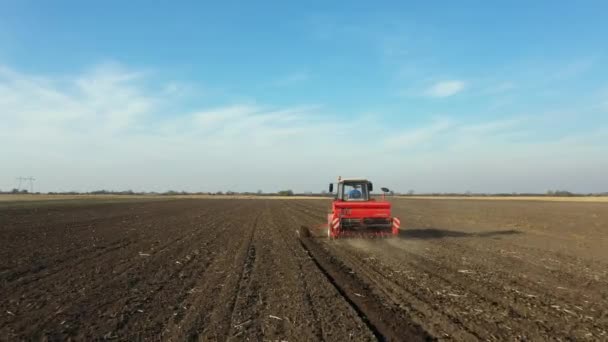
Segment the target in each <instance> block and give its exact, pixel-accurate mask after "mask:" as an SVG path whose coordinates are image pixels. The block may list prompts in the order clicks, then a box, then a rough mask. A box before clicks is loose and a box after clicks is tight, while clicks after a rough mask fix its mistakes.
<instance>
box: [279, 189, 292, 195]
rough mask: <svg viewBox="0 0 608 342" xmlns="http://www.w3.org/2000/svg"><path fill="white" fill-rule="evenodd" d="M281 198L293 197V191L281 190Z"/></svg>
mask: <svg viewBox="0 0 608 342" xmlns="http://www.w3.org/2000/svg"><path fill="white" fill-rule="evenodd" d="M279 196H293V191H292V190H281V191H279Z"/></svg>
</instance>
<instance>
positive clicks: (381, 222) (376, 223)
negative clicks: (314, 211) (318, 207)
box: [327, 177, 401, 239]
mask: <svg viewBox="0 0 608 342" xmlns="http://www.w3.org/2000/svg"><path fill="white" fill-rule="evenodd" d="M335 185H336V187H337V189H336V190H337V191H336V194H335V196H334V200H333V202H332V205H331V212H330V213H329V214H327V236H328V237H329V238H330V239H333V238H340V237H394V236H397V235H399V227H400V226H401V222H400V220H399V219H398V218H397V217H393V216H392V215H391V204H390V202H388V201H386V199H385V196H386V193H387V192H388V191H389V190H388V189H387V188H382V192H383V194H382V198H381V199H376V198H372V196H371V192H372V191H373V189H374V187H373V184H372V182H370V181H368V180H367V179H363V178H341V177H338V182H337V183H335ZM329 192H330V193H333V192H334V183H330V184H329Z"/></svg>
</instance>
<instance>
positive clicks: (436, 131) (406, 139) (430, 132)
mask: <svg viewBox="0 0 608 342" xmlns="http://www.w3.org/2000/svg"><path fill="white" fill-rule="evenodd" d="M452 125H453V123H452V122H451V121H450V120H447V119H441V120H436V121H435V122H432V123H431V124H429V125H426V126H422V127H417V128H415V129H412V130H408V131H405V132H396V133H394V134H393V136H391V137H390V138H388V139H386V140H385V141H384V143H385V146H386V147H389V148H397V149H407V148H412V147H416V146H418V145H421V144H425V143H428V142H431V141H433V140H435V139H436V138H437V136H438V135H440V134H442V133H443V132H445V131H446V130H447V129H449V128H450V127H451V126H452Z"/></svg>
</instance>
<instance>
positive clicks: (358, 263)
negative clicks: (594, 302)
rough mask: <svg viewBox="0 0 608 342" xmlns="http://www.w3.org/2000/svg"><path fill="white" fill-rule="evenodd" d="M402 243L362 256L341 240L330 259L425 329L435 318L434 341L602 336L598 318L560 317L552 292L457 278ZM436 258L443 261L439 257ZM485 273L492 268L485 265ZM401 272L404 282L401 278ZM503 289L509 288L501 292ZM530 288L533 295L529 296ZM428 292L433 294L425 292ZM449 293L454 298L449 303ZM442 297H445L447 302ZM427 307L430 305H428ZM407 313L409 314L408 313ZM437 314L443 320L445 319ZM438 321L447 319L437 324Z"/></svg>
mask: <svg viewBox="0 0 608 342" xmlns="http://www.w3.org/2000/svg"><path fill="white" fill-rule="evenodd" d="M305 214H306V215H307V216H309V217H311V218H312V217H319V215H315V214H314V213H312V212H307V213H305ZM402 241H403V240H394V241H393V240H390V241H388V242H390V243H388V242H387V241H382V240H380V241H373V240H371V241H369V242H367V244H368V246H374V248H373V251H369V252H365V253H362V252H361V250H360V249H359V248H357V249H354V248H352V247H350V246H348V243H346V240H344V241H339V242H336V243H332V245H333V247H334V248H333V249H332V250H333V253H332V254H336V255H340V259H341V260H344V261H348V263H349V264H350V265H352V267H353V268H354V269H356V270H358V271H359V272H363V273H365V276H366V277H367V279H369V280H371V281H375V285H376V287H377V288H378V289H381V290H382V291H384V292H385V293H386V294H387V295H390V293H389V292H390V290H391V288H392V291H393V292H394V293H395V294H396V295H397V298H396V299H395V300H396V301H401V302H403V303H409V304H412V305H411V306H413V307H415V308H417V310H419V311H421V312H423V313H426V314H427V316H428V315H429V314H430V316H428V317H424V316H425V315H417V314H413V315H414V316H415V317H418V318H417V321H419V322H422V323H424V324H425V325H428V324H429V323H432V322H437V318H439V322H443V323H441V325H439V326H435V328H434V329H431V330H433V331H435V334H436V335H438V336H445V337H447V336H448V335H449V336H454V334H459V335H456V336H460V337H458V339H461V338H466V336H462V333H463V332H464V331H467V332H468V333H470V334H471V335H469V338H471V337H473V338H476V339H482V338H483V339H485V338H491V339H497V338H501V339H504V338H516V339H518V338H525V336H528V337H531V336H537V337H538V336H544V337H543V338H548V337H549V336H563V337H564V338H568V337H572V336H578V337H579V338H584V339H587V338H588V337H589V336H602V334H605V329H604V328H602V326H601V324H600V322H601V321H602V319H601V318H599V319H598V317H596V320H593V318H592V317H589V318H588V319H590V320H591V321H586V319H584V318H583V316H582V314H576V311H577V309H575V306H574V305H572V306H570V308H569V309H570V310H567V309H568V307H567V306H566V310H564V312H560V311H559V310H556V308H558V309H559V308H560V307H561V306H562V304H560V305H559V306H557V305H555V303H556V302H557V303H560V301H559V300H557V298H555V297H554V296H555V291H551V290H550V289H547V288H545V287H542V286H541V287H539V284H532V283H530V282H528V281H527V280H526V279H516V282H515V283H513V281H509V279H504V276H510V275H511V272H503V273H504V274H503V273H501V272H493V271H491V272H490V273H488V274H490V275H492V277H483V278H479V277H475V276H474V275H472V274H468V273H461V272H458V270H459V269H460V268H462V265H455V264H454V263H455V262H456V260H454V259H455V258H454V256H453V255H450V258H448V259H441V261H440V262H438V261H435V260H434V259H432V258H431V259H429V258H428V257H427V256H426V255H425V256H421V255H417V254H415V253H413V252H411V251H408V250H407V248H405V250H403V248H397V247H395V246H393V242H394V243H397V244H399V243H402ZM441 241H443V240H441ZM374 243H375V244H376V245H374ZM400 247H401V246H400ZM366 248H367V247H366ZM444 250H445V251H446V252H448V251H449V252H451V251H452V250H451V249H449V248H448V249H447V250H446V249H445V248H441V251H444ZM370 254H372V255H375V256H376V255H377V256H380V257H382V258H381V259H380V260H383V261H384V262H387V261H388V264H386V265H385V264H384V263H383V262H381V261H379V260H376V261H375V262H363V261H365V259H367V258H363V259H362V257H363V256H366V255H367V256H369V255H370ZM439 254H440V256H442V257H443V256H444V255H443V253H439ZM474 254H475V253H474V252H473V251H468V256H469V257H470V256H471V255H474ZM370 259H374V258H370ZM393 259H394V260H393ZM456 259H458V258H456ZM391 261H393V262H391ZM484 262H485V261H484ZM456 263H457V262H456ZM483 265H485V264H483ZM458 266H461V267H460V268H459V267H458ZM469 267H470V266H469ZM488 267H490V266H489V265H488ZM404 269H405V271H404ZM404 272H405V273H406V278H404V277H403V275H404V274H403V273H404ZM475 274H477V272H476V273H475ZM481 274H483V272H481ZM496 276H498V278H496ZM471 278H474V279H471ZM488 278H489V279H488ZM512 280H513V279H512ZM421 281H422V283H421ZM522 281H523V283H522ZM425 284H428V285H425ZM507 284H510V285H509V286H505V285H507ZM530 286H531V287H532V288H534V289H535V290H536V291H532V289H531V288H530ZM426 287H430V288H431V289H430V290H429V289H426ZM425 289H426V291H425ZM441 289H444V290H441ZM445 289H447V291H446V290H445ZM387 290H389V291H387ZM436 290H441V291H436ZM450 292H455V294H454V295H453V298H452V297H451V296H452V294H450ZM530 292H535V293H538V294H539V295H536V296H533V297H530V296H526V293H530ZM395 294H393V297H394V296H395ZM446 294H449V295H448V296H446ZM562 297H563V296H562ZM562 299H563V298H562ZM579 300H580V299H579ZM430 303H433V304H432V305H430ZM437 303H441V304H440V305H441V307H439V308H438V307H437ZM406 309H407V310H409V311H411V309H412V308H411V307H410V308H406ZM578 310H580V308H579V309H578ZM441 311H442V312H443V313H445V314H447V315H443V314H442V312H441ZM591 311H593V312H596V314H597V313H599V312H601V310H600V311H597V310H591ZM438 313H439V315H438ZM573 314H574V315H576V316H578V320H576V319H575V320H574V321H573V320H572V319H573V318H574V317H573V316H572V315H573ZM437 316H439V317H437ZM441 316H444V317H445V318H444V319H441V318H440V317H441ZM433 317H435V318H433ZM446 319H447V321H446ZM450 320H451V321H452V322H453V323H454V324H455V325H454V326H453V327H452V328H451V329H446V328H449V327H447V326H445V324H446V322H449V321H450ZM577 321H578V322H577ZM583 321H585V323H583ZM581 324H582V325H581ZM598 324H600V325H598ZM436 329H437V330H436ZM443 334H446V335H443ZM530 334H531V335H530ZM456 336H454V337H456Z"/></svg>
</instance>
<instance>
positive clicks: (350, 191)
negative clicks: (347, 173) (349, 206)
mask: <svg viewBox="0 0 608 342" xmlns="http://www.w3.org/2000/svg"><path fill="white" fill-rule="evenodd" d="M337 190H338V191H337V192H336V199H337V200H339V201H348V202H351V201H353V202H366V201H369V200H370V192H372V191H373V190H374V186H373V184H372V183H371V182H369V181H367V180H365V179H344V180H343V179H340V180H339V181H338V189H337ZM329 192H333V184H330V185H329Z"/></svg>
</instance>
